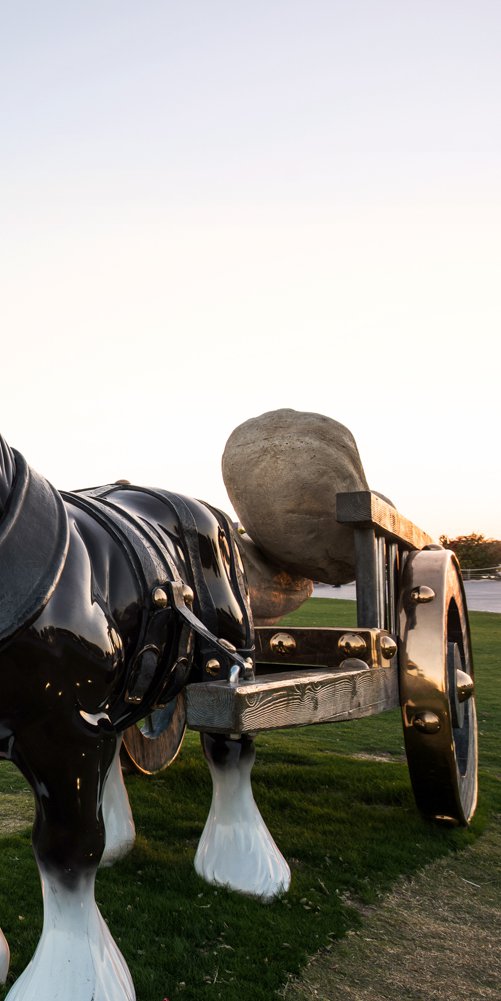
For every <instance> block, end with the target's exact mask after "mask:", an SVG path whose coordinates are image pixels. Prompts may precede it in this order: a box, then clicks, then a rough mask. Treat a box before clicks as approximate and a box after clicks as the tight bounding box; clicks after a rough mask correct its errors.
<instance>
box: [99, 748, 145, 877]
mask: <svg viewBox="0 0 501 1001" xmlns="http://www.w3.org/2000/svg"><path fill="white" fill-rule="evenodd" d="M121 746H122V738H121V737H119V738H118V739H117V749H116V751H115V757H114V758H113V763H112V765H111V768H110V770H109V772H108V778H107V779H106V783H105V786H104V796H103V818H104V826H105V831H106V844H105V849H104V852H103V855H102V858H101V863H100V864H101V866H108V865H114V863H115V862H118V860H119V859H121V858H123V857H124V855H127V854H128V852H130V850H131V848H132V847H133V845H134V840H135V837H136V829H135V826H134V820H133V817H132V811H131V808H130V804H129V797H128V795H127V790H126V788H125V783H124V780H123V775H122V768H121V765H120V748H121Z"/></svg>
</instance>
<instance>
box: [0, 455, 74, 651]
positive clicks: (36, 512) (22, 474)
mask: <svg viewBox="0 0 501 1001" xmlns="http://www.w3.org/2000/svg"><path fill="white" fill-rule="evenodd" d="M12 452H13V454H14V456H15V460H16V476H15V479H14V484H13V487H12V490H11V493H10V495H9V498H8V500H7V504H6V507H5V511H4V514H3V516H2V518H1V519H0V644H4V643H6V642H7V641H9V640H11V639H12V638H13V637H14V636H15V635H16V634H17V633H19V632H21V630H22V629H25V628H26V627H27V626H29V625H31V623H32V622H33V621H34V620H35V619H36V617H37V616H38V615H39V614H40V612H41V611H42V610H43V609H44V608H45V606H46V604H47V602H48V600H49V598H50V597H51V595H52V594H53V592H54V590H55V588H56V586H57V583H58V581H59V578H60V576H61V574H62V572H63V567H64V564H65V561H66V554H67V552H68V544H69V529H68V518H67V515H66V508H65V506H64V502H63V499H62V497H61V495H60V494H59V493H58V491H57V490H56V489H55V488H54V487H53V486H52V485H51V484H50V483H49V482H48V480H46V479H44V477H43V476H40V474H39V473H37V472H35V470H34V469H31V468H30V466H28V463H27V462H26V459H25V458H24V457H23V456H22V455H21V454H20V453H19V452H16V450H15V449H12Z"/></svg>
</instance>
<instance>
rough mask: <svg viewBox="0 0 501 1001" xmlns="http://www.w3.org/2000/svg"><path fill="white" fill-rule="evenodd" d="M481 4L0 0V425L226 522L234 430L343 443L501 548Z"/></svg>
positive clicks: (495, 204)
mask: <svg viewBox="0 0 501 1001" xmlns="http://www.w3.org/2000/svg"><path fill="white" fill-rule="evenodd" d="M500 29H501V5H500V4H499V2H497V0H496V2H494V0H493V2H488V0H471V2H465V0H419V2H414V0H412V2H411V0H372V2H371V0H330V2H328V0H266V2H263V0H253V2H252V3H248V2H245V3H244V2H243V0H242V2H240V0H213V2H211V0H183V2H179V0H163V2H160V0H142V2H139V0H136V2H131V0H100V2H96V0H86V2H85V3H84V2H80V3H78V2H71V0H64V2H63V0H53V2H51V0H47V2H44V3H40V2H39V0H16V2H15V3H13V2H5V0H0V95H1V96H0V135H1V155H0V225H1V240H0V255H1V257H0V265H1V267H0V275H1V289H0V291H1V294H0V317H1V328H0V329H1V337H2V368H1V383H2V392H1V397H0V430H1V432H2V433H3V435H4V437H5V438H6V439H7V441H8V442H9V443H10V444H11V445H13V446H15V447H16V448H17V449H18V450H19V451H21V452H22V453H23V454H24V455H25V456H26V458H27V459H28V461H29V462H30V463H31V464H32V465H33V466H34V467H35V468H36V469H38V470H39V471H40V472H42V473H44V475H45V476H47V477H48V478H49V479H50V480H51V481H52V482H53V483H54V484H55V485H56V486H59V487H61V488H72V487H80V486H89V485H95V484H98V483H105V482H109V481H110V480H115V479H117V478H119V477H126V478H128V479H130V480H132V481H133V482H136V483H144V484H147V485H152V486H163V487H166V488H167V489H171V490H175V491H179V492H182V493H187V494H194V495H195V496H198V497H203V498H205V499H207V500H209V501H210V502H211V503H213V504H216V505H219V506H221V507H224V508H226V509H229V502H228V500H227V497H226V493H225V489H224V485H223V483H222V478H221V474H220V459H221V454H222V451H223V448H224V445H225V442H226V439H227V437H228V435H229V434H230V432H231V431H232V429H233V428H234V427H236V425H237V424H239V423H241V422H242V421H244V420H246V419H247V418H249V417H253V416H256V415H257V414H260V413H262V412H263V411H266V410H273V409H276V408H279V407H284V406H286V407H292V408H294V409H297V410H313V411H316V412H319V413H323V414H327V415H328V416H330V417H333V418H335V419H336V420H338V421H341V422H342V423H344V424H346V425H347V426H348V427H349V428H350V430H351V431H352V432H353V434H354V435H355V438H356V441H357V443H358V447H359V451H360V454H361V457H362V461H363V464H364V467H365V470H366V475H367V478H368V480H369V483H370V485H371V486H372V487H373V488H374V489H377V490H380V491H382V492H383V493H385V494H386V495H388V496H390V497H391V498H392V499H393V500H394V502H395V503H396V505H397V506H398V507H399V509H400V510H401V511H402V513H403V514H405V515H406V516H407V517H409V518H411V520H413V521H415V522H416V523H417V524H418V525H419V526H420V527H422V528H423V529H425V530H427V531H429V532H430V533H431V534H432V535H435V536H438V535H439V534H442V533H446V534H448V535H450V536H454V535H456V534H467V533H469V532H472V531H476V532H482V533H483V534H484V535H486V536H493V537H495V538H501V473H500V468H501V463H500V459H499V454H498V453H499V450H500V446H499V438H500V431H501V428H500V420H499V396H500V380H499V370H500V366H499V347H498V339H499V277H500V243H501V237H500V234H501V199H500V177H501V173H500V168H501V142H500V110H499V109H500V98H501V93H500V91H501V70H500V59H499V52H500V42H501V38H500V35H501V32H500Z"/></svg>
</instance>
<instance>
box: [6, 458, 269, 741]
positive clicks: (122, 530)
mask: <svg viewBox="0 0 501 1001" xmlns="http://www.w3.org/2000/svg"><path fill="white" fill-rule="evenodd" d="M14 454H15V459H16V478H15V481H14V484H13V489H12V494H11V497H10V498H9V504H8V507H7V510H6V512H5V514H4V517H3V518H2V519H1V521H0V553H1V557H2V558H1V561H0V643H2V642H5V641H7V640H10V639H12V638H13V636H14V635H16V634H17V633H18V632H20V631H21V629H23V628H25V627H26V626H28V625H30V624H31V623H32V622H33V621H34V619H35V618H36V617H37V616H38V614H40V612H41V611H42V610H43V608H44V607H45V605H46V604H47V602H48V600H49V598H50V597H51V595H52V594H53V592H54V590H55V588H56V586H57V583H58V581H59V579H60V577H61V573H62V570H63V568H64V563H65V560H66V554H67V551H68V544H69V529H68V518H67V514H66V508H65V503H64V502H65V501H66V502H69V503H71V504H73V505H76V506H77V507H78V508H80V509H81V510H82V511H84V512H86V513H87V514H88V515H89V516H90V517H91V518H92V519H94V520H95V521H96V522H97V523H99V524H100V525H101V526H102V527H103V528H104V529H105V531H106V532H107V533H108V535H110V536H111V537H112V539H113V540H115V542H116V543H117V544H118V545H119V547H120V548H121V550H122V551H123V553H124V554H125V555H126V558H127V559H128V561H129V564H130V565H131V568H132V570H133V573H134V576H135V578H136V580H137V581H138V583H139V588H140V592H141V595H140V600H141V610H142V614H141V624H140V628H139V637H138V639H137V642H136V644H135V649H134V651H133V653H132V656H131V657H130V658H129V663H128V667H127V671H126V682H125V688H124V692H123V698H122V699H120V700H119V703H120V707H119V706H118V705H117V712H116V716H115V718H114V715H113V711H112V710H111V711H110V717H111V719H112V720H113V722H114V723H115V725H117V726H119V727H120V728H123V727H124V726H129V725H131V724H132V723H133V722H135V721H136V720H138V719H140V718H141V717H142V716H144V715H145V714H147V713H149V712H151V710H152V709H156V708H160V707H163V706H165V705H166V704H167V703H168V702H170V701H171V700H172V699H173V698H174V697H175V696H176V695H177V693H178V692H179V691H180V690H181V689H182V688H183V687H184V685H185V684H186V683H187V681H188V678H189V676H190V674H191V672H192V668H193V665H194V663H195V664H196V665H197V668H198V672H199V676H201V677H204V676H206V677H207V678H208V677H209V676H210V673H211V671H210V665H212V666H213V665H214V664H216V665H217V666H218V677H219V678H220V679H221V678H229V677H230V675H231V676H232V677H240V678H249V677H250V678H251V677H252V676H253V669H254V646H253V626H252V615H251V611H250V605H249V598H248V593H247V589H246V585H245V579H244V572H243V567H242V565H241V561H240V555H239V553H238V550H237V547H236V543H235V541H234V537H233V528H232V526H231V524H230V522H229V520H228V519H227V518H226V516H225V515H223V514H222V512H220V511H217V510H215V509H213V508H211V507H210V506H209V505H207V504H204V505H202V507H204V508H205V509H206V511H208V512H210V513H211V515H212V516H213V517H215V518H216V521H217V523H218V527H219V532H220V534H221V535H222V537H224V543H225V552H226V553H227V555H228V567H227V572H226V577H227V578H229V580H228V583H229V586H230V587H231V591H232V595H233V598H234V599H236V601H237V603H238V607H239V609H240V613H241V621H242V624H243V633H244V634H245V641H244V644H243V645H239V648H238V649H237V648H236V647H235V645H233V644H232V643H230V642H228V641H227V640H225V639H223V638H220V637H218V636H217V635H215V633H214V632H213V631H211V629H210V628H209V625H208V624H211V625H212V626H213V627H214V625H215V616H214V602H213V599H212V596H211V593H210V587H209V586H208V584H207V581H206V579H205V575H204V571H203V566H202V561H201V555H200V546H199V543H198V527H197V523H196V517H195V516H194V513H193V509H192V507H190V505H189V503H187V500H186V499H185V498H183V497H182V496H180V495H178V494H172V493H169V492H167V491H164V490H151V489H144V488H142V487H141V488H139V487H134V486H132V485H130V484H129V483H127V481H118V482H117V483H114V484H108V485H107V486H101V487H95V488H92V489H87V490H77V491H72V492H63V491H62V492H59V491H57V490H56V489H55V488H54V487H52V485H51V484H50V483H48V481H47V480H45V479H44V478H43V477H41V476H40V475H39V474H38V473H36V472H35V471H34V470H32V469H31V468H30V467H29V466H28V464H27V463H26V460H25V459H24V458H23V456H22V455H20V453H18V452H15V453H14ZM124 489H125V490H126V491H127V493H129V491H131V492H134V491H136V492H139V493H141V494H142V495H143V496H144V495H149V496H150V497H152V498H155V499H156V500H157V501H161V502H162V504H164V505H166V506H168V508H169V510H170V513H171V517H174V520H175V522H176V525H177V528H178V534H179V538H178V540H177V544H178V545H179V546H180V547H181V550H182V552H183V556H184V564H185V568H187V567H189V572H190V575H191V579H192V582H193V585H194V586H193V588H192V587H191V586H190V585H189V583H188V581H187V580H184V579H183V576H182V574H181V573H180V570H179V568H178V566H177V565H176V561H175V560H174V558H173V555H172V552H169V549H168V546H167V545H166V542H165V539H164V538H163V537H162V533H161V532H159V531H158V530H157V528H156V527H155V525H154V524H149V523H148V521H147V519H145V518H137V517H135V516H134V514H132V513H131V512H130V511H128V510H127V509H126V508H125V507H124V506H121V505H120V503H119V502H118V501H117V499H116V496H115V495H116V494H117V493H118V492H119V491H120V492H121V491H123V490H124ZM198 504H201V502H198ZM32 536H33V539H32V538H31V537H32ZM20 539H23V544H24V548H25V550H26V545H27V544H28V545H30V543H31V545H30V560H28V562H26V560H22V561H20V559H19V542H20ZM32 553H33V555H31V554H32ZM184 576H187V574H185V575H184ZM194 592H195V594H194ZM195 609H196V610H195ZM173 637H174V639H173Z"/></svg>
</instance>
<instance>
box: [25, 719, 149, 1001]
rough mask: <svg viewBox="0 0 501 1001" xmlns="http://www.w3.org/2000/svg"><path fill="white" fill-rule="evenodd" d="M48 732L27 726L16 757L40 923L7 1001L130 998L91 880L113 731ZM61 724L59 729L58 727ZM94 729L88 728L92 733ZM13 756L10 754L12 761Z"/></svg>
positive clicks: (126, 974) (99, 850)
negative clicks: (28, 817)
mask: <svg viewBox="0 0 501 1001" xmlns="http://www.w3.org/2000/svg"><path fill="white" fill-rule="evenodd" d="M60 723H61V721H60V720H57V721H56V720H53V721H52V728H51V738H52V737H53V736H55V737H56V739H55V741H54V740H53V739H51V740H50V741H49V740H48V735H47V734H46V733H43V732H41V733H40V734H39V735H38V738H36V737H35V739H34V735H33V733H32V732H31V733H30V738H29V746H23V745H22V741H19V746H18V747H17V748H16V758H17V760H18V763H19V765H20V767H21V768H22V770H23V771H24V773H25V774H26V776H27V777H28V778H29V779H30V781H31V783H32V785H33V789H34V791H35V797H36V804H37V812H36V820H35V825H34V828H33V847H34V852H35V857H36V860H37V863H38V868H39V872H40V879H41V883H42V893H43V904H44V921H43V930H42V935H41V938H40V941H39V943H38V947H37V949H36V952H35V954H34V956H33V959H32V960H31V962H30V963H29V965H28V966H27V968H26V969H25V971H24V973H23V974H22V975H21V977H20V978H19V979H18V980H17V981H16V983H15V984H14V986H13V987H12V989H11V991H10V992H9V994H8V1001H69V999H70V998H71V999H72V1001H134V999H135V991H134V987H133V984H132V980H131V977H130V973H129V971H128V969H127V965H126V963H125V960H124V958H123V956H122V955H121V953H120V951H119V949H118V947H117V945H116V944H115V942H114V941H113V938H112V936H111V934H110V932H109V930H108V927H107V925H106V923H105V922H104V921H103V919H102V917H101V915H100V913H99V910H98V908H97V905H96V902H95V897H94V882H95V876H96V870H97V867H98V864H99V860H100V858H101V856H102V853H103V849H104V841H105V832H104V824H103V819H102V811H101V797H102V791H103V784H104V781H105V778H106V775H107V772H108V770H109V768H110V766H111V763H112V761H113V758H114V755H115V751H116V736H115V734H114V732H113V731H111V730H110V731H108V732H104V731H102V730H101V728H100V727H99V724H98V723H96V725H95V726H94V728H93V727H92V726H91V725H89V726H88V731H89V732H88V733H85V726H87V724H85V726H84V725H82V726H80V724H79V723H77V724H76V726H75V727H74V728H73V729H72V730H71V732H70V733H68V729H69V728H65V727H64V726H63V724H61V726H59V724H60ZM65 729H66V732H64V731H65ZM93 730H94V732H92V731H93ZM16 758H14V760H16Z"/></svg>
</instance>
